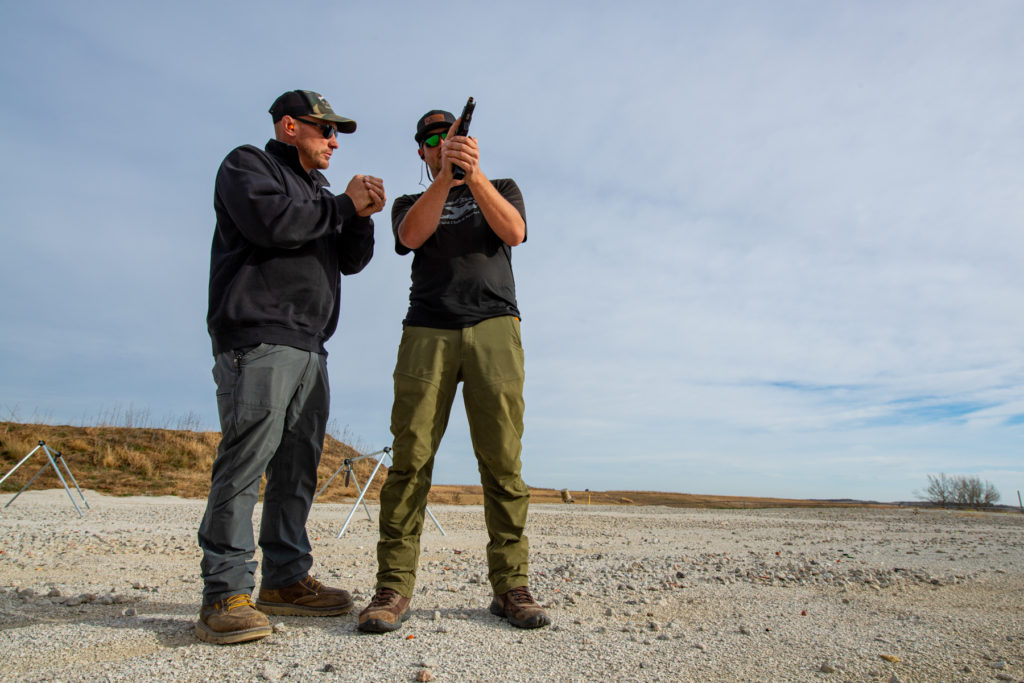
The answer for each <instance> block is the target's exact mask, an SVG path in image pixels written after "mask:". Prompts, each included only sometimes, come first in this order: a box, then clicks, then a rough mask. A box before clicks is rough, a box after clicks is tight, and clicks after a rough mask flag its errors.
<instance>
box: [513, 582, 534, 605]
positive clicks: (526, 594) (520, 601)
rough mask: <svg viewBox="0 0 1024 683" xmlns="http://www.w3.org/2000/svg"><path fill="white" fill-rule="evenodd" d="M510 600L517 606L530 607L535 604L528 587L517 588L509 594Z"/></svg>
mask: <svg viewBox="0 0 1024 683" xmlns="http://www.w3.org/2000/svg"><path fill="white" fill-rule="evenodd" d="M508 597H509V600H511V601H512V602H513V603H514V604H517V605H529V604H532V603H533V596H532V595H530V589H529V588H527V587H526V586H517V587H515V588H513V589H511V590H509V592H508Z"/></svg>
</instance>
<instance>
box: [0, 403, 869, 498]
mask: <svg viewBox="0 0 1024 683" xmlns="http://www.w3.org/2000/svg"><path fill="white" fill-rule="evenodd" d="M40 439H42V440H44V441H46V444H47V446H48V447H49V448H50V449H51V450H54V451H60V452H62V453H63V455H64V458H65V460H66V461H67V462H68V465H69V466H70V467H71V471H72V473H73V474H74V475H75V478H76V479H77V480H78V483H79V485H80V486H81V487H82V488H84V489H92V490H95V491H99V492H101V493H105V494H109V495H116V496H127V495H154V496H163V495H175V496H181V497H183V498H205V497H206V493H207V490H208V488H209V482H210V465H211V464H212V462H213V457H214V455H215V453H216V450H217V442H218V441H219V440H220V433H219V432H193V431H187V430H174V429H150V428H125V427H74V426H54V425H40V424H23V423H19V422H0V469H2V470H3V471H2V473H0V476H2V475H3V474H6V473H7V471H8V470H10V468H11V467H13V466H14V465H15V464H16V463H18V461H20V460H21V459H22V458H24V457H25V455H27V454H28V453H29V452H30V451H32V449H34V448H36V446H37V445H38V441H39V440H40ZM358 455H359V454H358V453H357V451H355V450H354V449H353V448H352V447H351V446H349V445H348V444H345V443H342V442H341V441H338V440H337V439H335V438H333V437H331V436H328V437H327V440H326V443H325V445H324V455H323V460H322V461H321V464H320V472H319V483H318V486H323V484H324V483H325V482H326V481H327V479H328V478H329V477H330V476H331V475H332V474H333V473H334V472H335V471H336V470H337V469H338V468H339V467H341V465H342V463H343V462H344V460H345V459H346V458H355V457H357V456H358ZM45 463H46V457H45V456H44V455H43V453H42V451H41V450H40V451H39V452H37V453H36V454H35V455H33V456H32V458H31V459H30V460H28V461H27V462H26V463H25V464H24V465H22V467H21V468H20V469H19V470H18V471H17V472H16V473H15V474H14V475H12V476H11V477H10V478H8V479H7V481H5V482H4V483H3V485H2V486H0V491H4V492H16V491H18V490H19V489H20V488H21V487H22V486H24V485H25V483H26V482H27V481H28V480H29V479H30V478H31V477H32V475H34V474H35V473H36V472H37V471H39V468H41V467H42V466H43V465H44V464H45ZM375 464H376V461H375V460H373V459H371V458H366V459H363V460H360V461H358V462H356V463H354V465H353V469H354V472H355V476H356V477H357V478H358V479H359V481H360V482H365V481H366V480H367V478H368V476H369V474H370V472H371V470H372V469H373V467H374V466H375ZM384 469H385V468H382V470H384ZM383 483H384V476H383V472H381V473H378V474H377V476H376V477H375V478H374V480H373V482H372V483H371V486H370V490H369V491H368V492H367V498H368V499H369V500H376V499H377V496H378V493H379V491H380V487H381V485H382V484H383ZM59 486H60V481H59V480H58V479H57V477H56V475H55V474H54V473H53V470H52V468H48V469H47V470H46V472H45V473H44V474H43V475H42V476H40V477H39V479H37V480H36V481H35V482H34V483H33V484H32V489H33V490H36V489H44V488H55V487H59ZM569 493H570V495H571V496H572V498H573V500H574V502H575V504H577V505H579V504H582V505H586V504H588V503H589V504H593V505H667V506H671V507H707V508H763V507H794V506H799V507H823V506H834V505H840V504H842V505H852V504H855V503H832V502H822V501H813V500H791V499H784V498H749V497H740V496H712V495H696V494H689V493H671V492H658V491H570V492H569ZM356 495H358V491H357V489H356V487H355V483H354V482H350V483H349V485H348V486H345V482H344V477H343V476H341V475H339V476H338V477H337V478H336V479H335V480H334V481H333V482H331V485H330V486H329V487H328V488H327V490H326V491H325V492H324V494H323V496H321V498H320V500H322V501H325V502H337V501H341V500H344V499H346V498H351V497H354V496H356ZM530 495H531V500H532V501H533V502H536V503H562V502H563V501H562V494H561V492H560V491H559V490H557V489H543V488H532V487H531V489H530ZM428 500H429V502H431V503H437V504H454V505H478V504H481V503H482V502H483V494H482V492H481V489H480V486H479V485H476V486H469V485H451V484H435V485H434V486H433V488H432V489H431V491H430V496H429V498H428Z"/></svg>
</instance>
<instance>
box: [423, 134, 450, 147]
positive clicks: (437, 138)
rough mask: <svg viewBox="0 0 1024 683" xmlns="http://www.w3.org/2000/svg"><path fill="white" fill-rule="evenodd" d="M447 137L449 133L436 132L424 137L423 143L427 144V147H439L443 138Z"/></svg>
mask: <svg viewBox="0 0 1024 683" xmlns="http://www.w3.org/2000/svg"><path fill="white" fill-rule="evenodd" d="M447 137H448V133H440V134H438V133H434V134H433V135H431V136H430V137H429V138H426V139H424V140H423V144H424V145H426V146H427V147H437V146H438V145H440V144H441V140H444V139H446V138H447Z"/></svg>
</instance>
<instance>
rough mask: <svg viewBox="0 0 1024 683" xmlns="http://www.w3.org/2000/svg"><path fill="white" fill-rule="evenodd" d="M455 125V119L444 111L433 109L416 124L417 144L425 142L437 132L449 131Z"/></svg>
mask: <svg viewBox="0 0 1024 683" xmlns="http://www.w3.org/2000/svg"><path fill="white" fill-rule="evenodd" d="M453 123H455V117H454V116H452V113H451V112H450V111H445V110H444V109H431V110H430V111H428V112H427V113H426V114H424V115H423V116H421V117H420V120H419V121H417V122H416V137H415V140H416V142H423V141H424V140H425V139H426V138H428V137H430V134H431V133H433V132H434V131H436V130H448V129H449V128H451V125H452V124H453Z"/></svg>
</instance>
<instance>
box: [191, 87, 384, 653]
mask: <svg viewBox="0 0 1024 683" xmlns="http://www.w3.org/2000/svg"><path fill="white" fill-rule="evenodd" d="M270 114H271V116H272V118H273V121H274V133H275V139H273V140H270V141H269V142H267V144H266V147H265V149H264V150H260V149H258V148H256V147H253V146H251V145H244V146H242V147H239V148H237V149H235V150H233V151H232V152H231V153H230V154H228V155H227V157H226V158H225V159H224V161H223V163H222V164H221V166H220V170H219V171H218V172H217V182H216V191H215V196H214V209H215V212H216V215H217V226H216V229H215V232H214V237H213V248H212V252H211V257H210V302H209V304H210V306H209V312H208V314H207V325H208V328H209V332H210V338H211V339H212V341H213V353H214V358H215V365H214V369H213V375H214V379H215V380H216V383H217V408H218V410H219V413H220V422H221V432H222V437H221V442H220V445H219V447H218V449H217V458H216V460H215V461H214V463H213V473H212V477H211V484H210V495H209V499H208V501H207V507H206V514H205V515H204V516H203V520H202V523H201V525H200V527H199V545H200V547H201V548H202V550H203V560H202V565H201V569H202V575H203V581H204V584H205V587H204V590H203V607H202V609H201V610H200V615H199V620H198V621H197V622H196V635H197V636H198V637H199V638H201V639H202V640H205V641H207V642H212V643H237V642H243V641H247V640H255V639H257V638H262V637H264V636H266V635H269V634H270V632H271V629H270V622H269V621H268V619H267V617H266V616H265V614H280V615H310V616H331V615H336V614H345V613H347V612H349V611H350V610H351V609H352V598H351V596H350V595H349V594H348V592H347V591H344V590H341V589H337V588H329V587H326V586H324V585H323V584H321V583H320V582H319V581H317V580H316V579H315V578H313V577H312V576H310V575H309V569H310V567H311V566H312V564H313V558H312V555H311V554H310V550H311V547H310V544H309V538H308V536H307V534H306V519H307V517H308V516H309V508H310V505H311V504H312V499H313V494H314V491H315V488H316V472H317V467H318V465H319V464H320V453H321V451H322V450H323V442H324V433H325V430H326V425H327V416H328V411H329V404H330V390H329V386H328V378H327V352H326V351H325V350H324V342H326V341H327V340H328V339H329V338H330V337H331V335H332V334H333V333H334V331H335V329H336V328H337V325H338V311H339V296H340V288H341V281H340V280H341V278H340V276H341V275H351V274H354V273H358V272H359V271H361V270H362V269H363V267H364V266H366V264H367V263H368V262H369V261H370V258H371V256H372V255H373V221H372V220H371V219H370V216H371V215H373V214H374V213H377V212H378V211H380V210H381V209H382V208H384V203H385V201H386V197H385V194H384V186H383V183H382V182H381V180H380V179H379V178H375V177H372V176H368V175H357V176H354V177H353V178H352V180H351V181H349V183H348V186H347V187H346V188H345V192H344V194H340V195H337V196H334V195H333V194H331V192H330V191H328V190H327V186H328V182H327V179H326V178H324V176H323V174H322V173H320V171H321V170H323V169H326V168H327V167H328V166H329V165H330V159H331V155H332V154H333V153H334V150H335V149H337V148H338V142H337V139H336V135H337V134H338V133H352V132H354V131H355V129H356V122H355V121H353V120H351V119H347V118H345V117H342V116H339V115H337V114H336V113H335V112H334V110H333V109H332V108H331V106H330V105H329V104H328V103H327V101H326V100H325V99H324V98H323V97H322V96H321V95H319V94H318V93H315V92H312V91H308V90H293V91H290V92H287V93H285V94H283V95H281V96H280V97H279V98H278V99H277V100H276V101H275V102H274V104H273V105H272V106H271V108H270ZM264 472H265V473H266V475H267V485H266V490H265V492H264V500H263V519H262V523H261V526H260V536H259V543H260V548H262V550H263V564H262V568H261V573H262V580H261V582H260V592H259V595H258V598H257V600H256V602H255V603H253V600H252V591H253V588H254V587H255V570H256V564H257V563H256V562H255V561H254V560H253V555H254V553H255V550H256V548H255V543H254V539H253V525H252V513H253V508H254V506H255V504H256V501H257V497H258V493H259V484H260V478H261V477H262V475H263V474H264Z"/></svg>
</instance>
